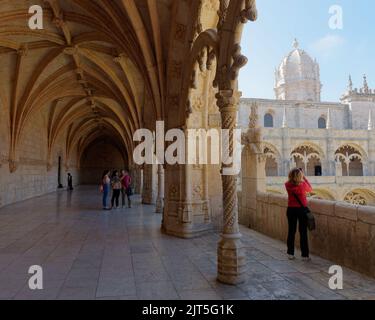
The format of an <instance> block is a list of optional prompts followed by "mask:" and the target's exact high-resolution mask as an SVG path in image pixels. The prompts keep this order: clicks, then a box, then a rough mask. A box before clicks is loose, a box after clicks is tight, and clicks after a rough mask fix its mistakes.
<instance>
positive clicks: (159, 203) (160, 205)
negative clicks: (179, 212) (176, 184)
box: [155, 164, 164, 213]
mask: <svg viewBox="0 0 375 320" xmlns="http://www.w3.org/2000/svg"><path fill="white" fill-rule="evenodd" d="M163 209H164V167H163V165H162V164H159V165H158V195H157V198H156V210H155V212H156V213H162V212H163Z"/></svg>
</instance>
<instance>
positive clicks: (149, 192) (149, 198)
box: [142, 164, 156, 204]
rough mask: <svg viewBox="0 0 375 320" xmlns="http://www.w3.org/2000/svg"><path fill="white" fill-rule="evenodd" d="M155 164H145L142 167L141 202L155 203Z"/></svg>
mask: <svg viewBox="0 0 375 320" xmlns="http://www.w3.org/2000/svg"><path fill="white" fill-rule="evenodd" d="M155 191H156V165H154V164H145V165H144V169H143V190H142V203H143V204H155V202H156V192H155Z"/></svg>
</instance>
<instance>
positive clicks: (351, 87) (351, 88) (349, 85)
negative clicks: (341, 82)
mask: <svg viewBox="0 0 375 320" xmlns="http://www.w3.org/2000/svg"><path fill="white" fill-rule="evenodd" d="M348 89H349V91H350V92H352V91H353V81H352V76H351V75H349V84H348Z"/></svg>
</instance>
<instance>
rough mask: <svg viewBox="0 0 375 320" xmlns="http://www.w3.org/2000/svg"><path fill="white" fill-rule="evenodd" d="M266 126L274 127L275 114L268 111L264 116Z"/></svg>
mask: <svg viewBox="0 0 375 320" xmlns="http://www.w3.org/2000/svg"><path fill="white" fill-rule="evenodd" d="M264 127H265V128H273V115H272V114H270V113H267V114H266V115H265V116H264Z"/></svg>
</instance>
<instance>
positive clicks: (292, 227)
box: [285, 169, 312, 261]
mask: <svg viewBox="0 0 375 320" xmlns="http://www.w3.org/2000/svg"><path fill="white" fill-rule="evenodd" d="M285 188H286V191H287V192H288V211H287V217H288V226H289V228H288V229H289V230H288V257H289V259H291V260H293V259H294V240H295V235H296V232H297V222H298V225H299V233H300V244H301V251H302V259H303V260H304V261H309V260H310V258H309V243H308V238H307V215H306V212H305V211H304V208H303V207H307V198H306V194H307V193H309V192H311V191H312V187H311V184H310V182H309V181H308V180H307V178H306V177H305V175H304V174H303V171H302V169H293V170H292V171H290V173H289V180H288V182H287V183H285ZM297 198H298V199H299V201H298V200H297ZM300 203H302V205H303V207H302V206H301V204H300Z"/></svg>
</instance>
